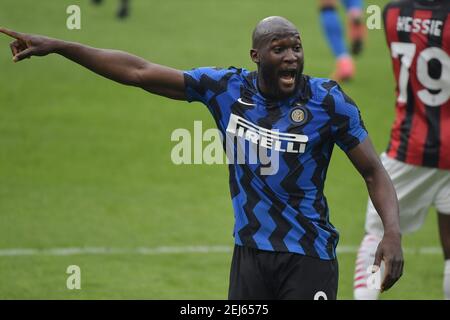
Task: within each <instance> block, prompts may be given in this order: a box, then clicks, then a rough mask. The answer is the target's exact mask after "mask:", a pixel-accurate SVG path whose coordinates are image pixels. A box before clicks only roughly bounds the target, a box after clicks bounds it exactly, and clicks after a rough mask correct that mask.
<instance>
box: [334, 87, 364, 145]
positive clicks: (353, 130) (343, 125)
mask: <svg viewBox="0 0 450 320" xmlns="http://www.w3.org/2000/svg"><path fill="white" fill-rule="evenodd" d="M331 93H332V96H333V99H334V114H333V119H332V128H333V133H334V139H335V142H336V144H337V145H338V146H339V147H340V148H341V149H342V150H343V151H344V152H348V151H350V150H351V149H353V148H354V147H356V146H357V145H358V144H360V143H361V142H363V141H364V139H365V138H366V137H367V135H368V133H367V130H366V128H365V126H364V122H363V120H362V118H361V113H360V111H359V109H358V107H357V106H356V104H355V103H354V102H353V100H352V99H351V98H350V97H349V96H347V95H346V94H345V93H344V91H342V89H341V88H340V86H339V85H336V86H335V87H334V88H333V89H331Z"/></svg>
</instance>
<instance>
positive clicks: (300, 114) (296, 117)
mask: <svg viewBox="0 0 450 320" xmlns="http://www.w3.org/2000/svg"><path fill="white" fill-rule="evenodd" d="M306 120H308V113H307V112H306V110H305V108H304V107H303V106H300V107H296V108H294V109H292V111H291V121H292V122H293V123H295V124H302V123H305V122H306Z"/></svg>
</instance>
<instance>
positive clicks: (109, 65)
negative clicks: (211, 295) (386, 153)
mask: <svg viewBox="0 0 450 320" xmlns="http://www.w3.org/2000/svg"><path fill="white" fill-rule="evenodd" d="M0 32H2V33H5V34H7V35H9V36H11V37H14V38H15V39H16V40H15V41H14V42H12V44H11V50H12V53H13V57H14V58H13V59H14V61H21V60H23V59H25V58H29V57H31V56H45V55H47V54H49V53H57V54H60V55H62V56H64V57H66V58H67V59H70V60H72V61H74V62H76V63H78V64H80V65H82V66H84V67H86V68H88V69H90V70H92V71H93V72H96V73H98V74H100V75H102V76H104V77H107V78H109V79H112V80H114V81H117V82H119V83H123V84H126V85H132V86H136V87H140V88H142V89H144V90H147V91H149V92H151V93H154V94H158V95H161V96H165V97H168V98H172V99H178V100H185V101H189V102H192V101H198V102H201V103H203V104H205V105H206V106H207V108H208V110H209V111H210V112H211V113H212V115H213V117H214V120H215V122H216V124H217V127H218V128H219V130H220V131H221V133H222V135H223V137H224V147H225V145H226V149H227V151H228V150H229V149H231V150H232V154H233V155H232V156H231V155H230V154H228V153H227V156H229V158H230V160H234V161H230V166H229V172H230V180H229V181H230V193H231V198H232V203H233V208H234V214H235V228H234V237H235V248H234V253H233V261H232V266H231V273H230V286H229V295H228V297H229V299H314V298H324V297H326V298H328V299H336V294H337V285H338V264H337V259H336V252H335V249H336V245H337V243H338V232H337V231H336V229H335V228H334V227H333V225H332V224H331V223H330V221H329V209H328V205H327V201H326V198H325V196H324V193H323V189H324V183H325V177H326V173H327V169H328V164H329V161H330V158H331V153H332V150H333V146H334V144H335V143H336V144H337V145H338V146H339V147H340V148H341V149H342V150H344V151H345V152H346V153H347V155H348V157H349V158H350V160H351V161H352V163H353V164H354V166H355V167H356V169H357V170H358V171H359V173H360V174H361V175H362V176H363V178H364V180H365V182H366V184H367V187H368V191H369V194H370V196H371V198H372V199H373V202H374V204H375V206H376V208H377V209H378V212H379V214H380V216H381V219H382V221H383V226H384V236H383V239H382V241H381V242H380V244H379V246H378V250H377V256H376V262H375V263H376V264H380V263H381V261H382V260H383V261H384V262H385V263H386V265H387V272H386V277H385V279H384V281H383V289H385V290H387V289H389V288H390V287H391V286H392V285H393V284H394V283H395V282H396V281H397V280H398V279H399V278H400V276H401V274H402V268H403V254H402V249H401V236H400V229H399V222H398V204H397V198H396V195H395V191H394V188H393V186H392V183H391V181H390V179H389V176H388V175H387V173H386V171H385V170H384V168H383V166H382V164H381V162H380V160H379V158H378V156H377V154H376V152H375V151H374V148H373V146H372V144H371V142H370V139H369V137H368V134H367V131H366V129H365V127H364V125H363V122H362V120H361V117H360V114H359V111H358V108H357V107H356V105H355V104H354V102H353V101H352V100H351V99H350V98H349V97H348V96H347V95H345V94H344V92H343V91H342V90H341V88H340V87H339V86H338V85H337V83H336V82H334V81H331V80H328V79H318V78H313V77H309V76H307V75H304V74H303V63H304V57H303V47H302V42H301V38H300V34H299V32H298V30H297V28H296V27H295V26H294V25H293V24H292V23H291V22H289V21H288V20H286V19H284V18H282V17H268V18H266V19H263V20H262V21H260V22H259V23H258V25H257V26H256V28H255V29H254V31H253V38H252V40H253V45H252V49H251V50H250V57H251V59H252V60H253V62H255V63H256V65H257V71H253V72H250V71H247V70H245V69H238V68H234V67H230V68H228V69H220V68H210V67H207V68H197V69H193V70H190V71H185V72H183V71H180V70H176V69H172V68H169V67H165V66H162V65H158V64H155V63H151V62H148V61H146V60H144V59H141V58H139V57H136V56H134V55H131V54H128V53H125V52H122V51H114V50H105V49H97V48H91V47H87V46H84V45H82V44H78V43H71V42H65V41H62V40H57V39H51V38H47V37H43V36H38V35H30V34H23V33H18V32H15V31H11V30H6V29H0ZM241 149H242V150H253V151H254V150H258V151H261V150H262V151H267V154H266V155H265V156H263V153H262V154H261V157H259V158H257V159H253V161H252V159H251V156H252V155H254V153H252V152H251V151H249V152H244V153H243V158H242V152H241V153H240V155H241V158H240V159H239V160H241V161H236V159H235V158H237V157H238V156H237V155H238V154H239V151H242V150H241ZM269 154H270V155H269ZM267 158H270V160H271V163H277V165H275V166H272V165H271V166H270V168H267V167H266V164H268V162H266V160H267ZM263 160H264V161H263ZM274 168H275V169H274ZM264 169H269V170H268V171H265V170H264Z"/></svg>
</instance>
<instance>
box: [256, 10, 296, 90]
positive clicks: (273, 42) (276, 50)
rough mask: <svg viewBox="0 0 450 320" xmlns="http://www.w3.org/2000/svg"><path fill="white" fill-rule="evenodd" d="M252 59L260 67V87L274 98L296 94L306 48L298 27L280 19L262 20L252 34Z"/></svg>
mask: <svg viewBox="0 0 450 320" xmlns="http://www.w3.org/2000/svg"><path fill="white" fill-rule="evenodd" d="M250 56H251V58H252V60H253V61H254V62H255V63H256V64H257V66H258V86H259V89H260V91H261V93H262V94H263V95H264V96H266V97H268V98H271V99H283V98H287V97H289V96H290V95H292V94H293V93H294V92H295V89H296V88H297V86H298V84H299V80H300V76H301V74H302V72H303V64H304V59H303V47H302V42H301V39H300V34H299V32H298V31H297V29H296V28H295V26H294V25H293V24H292V23H290V22H289V21H288V20H286V19H284V18H281V17H269V18H266V19H264V20H262V21H261V22H260V23H259V24H258V25H257V27H256V28H255V31H254V32H253V49H252V50H251V51H250Z"/></svg>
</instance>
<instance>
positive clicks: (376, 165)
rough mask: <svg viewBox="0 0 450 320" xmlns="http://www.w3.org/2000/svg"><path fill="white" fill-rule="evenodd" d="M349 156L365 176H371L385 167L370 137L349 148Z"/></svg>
mask: <svg viewBox="0 0 450 320" xmlns="http://www.w3.org/2000/svg"><path fill="white" fill-rule="evenodd" d="M347 156H348V158H349V159H350V161H351V162H352V164H353V166H354V167H355V168H356V169H357V170H358V172H359V173H360V174H361V175H362V176H363V177H364V178H369V177H371V176H372V175H373V174H374V173H375V172H376V171H377V170H378V169H381V168H382V167H383V165H382V164H381V161H380V159H379V157H378V154H377V152H376V151H375V148H374V147H373V144H372V141H371V140H370V138H369V137H366V139H364V141H362V142H361V143H359V144H358V145H357V146H355V147H354V148H352V149H351V150H349V151H348V152H347Z"/></svg>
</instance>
